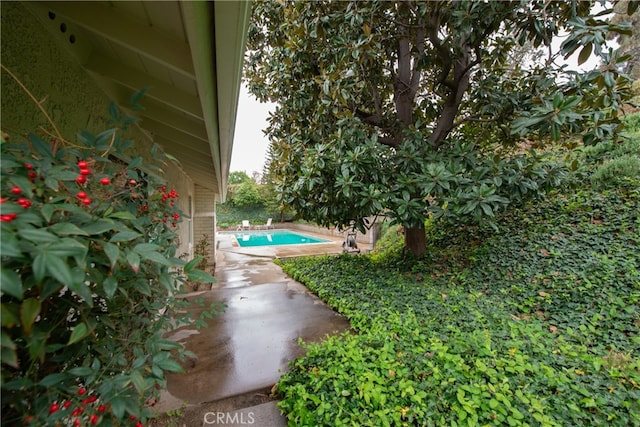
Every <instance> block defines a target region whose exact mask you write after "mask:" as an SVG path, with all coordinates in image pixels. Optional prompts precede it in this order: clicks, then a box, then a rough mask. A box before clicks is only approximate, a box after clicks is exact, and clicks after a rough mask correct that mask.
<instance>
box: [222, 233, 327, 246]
mask: <svg viewBox="0 0 640 427" xmlns="http://www.w3.org/2000/svg"><path fill="white" fill-rule="evenodd" d="M232 234H233V235H234V236H235V237H236V239H237V240H238V244H239V245H240V246H242V247H245V246H276V245H301V244H308V243H323V242H330V240H324V239H318V238H316V237H310V236H306V235H304V234H299V233H294V232H292V231H288V230H264V231H236V232H234V233H232Z"/></svg>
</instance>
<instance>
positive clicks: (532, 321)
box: [278, 139, 640, 426]
mask: <svg viewBox="0 0 640 427" xmlns="http://www.w3.org/2000/svg"><path fill="white" fill-rule="evenodd" d="M628 147H631V152H629V148H628ZM633 147H635V148H633ZM637 148H638V144H637V139H636V141H635V143H634V144H631V145H629V146H627V148H626V149H625V150H626V152H624V153H617V151H616V150H620V149H619V148H616V147H609V148H606V147H605V148H600V149H598V150H591V151H589V150H587V151H586V153H585V154H583V155H582V156H581V158H580V159H579V160H580V162H581V163H582V164H583V165H584V167H583V168H582V170H581V171H579V174H578V175H577V177H578V178H579V179H578V180H577V182H576V183H577V184H578V185H576V186H574V187H573V188H567V189H565V190H563V191H562V192H559V193H557V194H555V195H550V196H548V197H547V198H545V199H544V200H536V201H534V202H531V203H530V204H529V205H527V206H524V207H522V208H520V209H517V210H512V211H511V212H510V214H509V215H508V216H505V217H503V218H502V220H501V223H500V227H499V231H498V232H494V231H488V230H485V229H484V228H482V227H477V226H466V227H453V226H447V225H443V224H436V225H434V224H431V225H430V231H429V233H428V235H429V237H428V256H427V257H426V258H425V259H423V260H420V261H415V260H414V261H411V262H409V261H408V260H407V259H406V258H405V257H403V255H402V254H401V253H400V251H398V250H394V245H393V244H391V245H387V247H388V248H390V249H388V250H387V251H386V252H384V253H381V254H375V253H374V254H372V255H369V256H357V257H354V256H340V257H320V258H318V257H315V258H312V257H309V258H297V259H288V260H280V261H279V262H280V264H281V265H282V266H283V268H284V269H285V271H287V272H288V273H289V274H290V275H291V276H292V277H293V278H295V279H296V280H299V281H301V282H302V283H304V284H305V285H306V286H307V287H308V288H309V289H311V290H312V291H313V292H315V293H316V294H317V295H318V296H320V298H322V299H323V300H324V301H326V302H327V303H328V304H330V305H331V306H332V307H334V308H336V309H337V310H338V311H340V312H341V313H343V314H344V315H346V316H347V317H348V318H349V319H350V321H351V324H352V326H353V329H354V331H352V332H350V333H345V334H343V335H340V336H335V337H330V338H328V339H327V340H326V341H324V342H322V343H319V344H308V345H306V347H307V354H306V356H305V357H302V358H300V359H298V360H296V361H295V362H294V363H293V364H292V366H291V369H290V371H289V372H288V373H287V374H285V375H284V376H283V377H282V379H281V381H280V382H279V384H278V392H279V393H280V396H281V398H282V401H281V403H280V408H281V410H282V411H283V412H284V413H285V414H286V415H287V417H288V420H289V423H290V425H296V426H311V425H313V426H320V425H327V426H328V425H331V426H340V425H358V426H366V425H370V426H383V425H409V426H417V425H426V426H440V425H452V426H461V425H464V426H467V425H469V426H471V425H532V426H533V425H541V426H569V425H571V426H580V425H582V426H595V425H603V426H629V425H640V403H639V402H640V374H639V367H640V363H639V359H638V358H639V355H640V352H639V350H640V337H639V334H638V331H639V330H640V314H639V313H640V310H639V306H640V216H639V211H640V210H639V209H638V207H639V206H640V180H639V179H638V177H637V176H635V177H634V176H633V174H631V175H630V176H626V177H624V176H622V175H623V174H619V173H618V174H611V177H610V179H608V180H607V179H603V178H602V176H603V175H606V173H605V172H606V171H605V170H604V169H605V168H607V167H610V162H611V161H614V160H615V158H616V157H617V156H618V155H620V156H625V159H626V158H627V157H629V156H631V157H634V156H635V158H636V160H637V152H636V153H633V151H634V150H636V149H637ZM623 151H624V150H623ZM625 161H626V160H625ZM392 233H393V232H392ZM397 247H399V246H397Z"/></svg>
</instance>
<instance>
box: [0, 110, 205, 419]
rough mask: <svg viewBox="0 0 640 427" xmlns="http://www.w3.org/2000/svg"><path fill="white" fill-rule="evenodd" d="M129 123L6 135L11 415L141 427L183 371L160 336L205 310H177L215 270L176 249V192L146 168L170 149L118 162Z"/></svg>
mask: <svg viewBox="0 0 640 427" xmlns="http://www.w3.org/2000/svg"><path fill="white" fill-rule="evenodd" d="M110 111H111V112H112V114H113V113H114V112H115V113H117V117H115V118H114V121H117V120H123V117H124V116H120V113H119V111H118V110H117V109H111V110H110ZM121 134H122V130H116V129H110V130H107V131H105V132H102V133H99V134H97V135H94V134H92V133H90V132H88V131H83V132H81V133H80V134H79V135H80V142H81V143H82V144H84V145H85V146H86V147H85V148H79V147H78V146H77V145H74V146H70V147H67V146H65V145H64V143H62V142H60V141H59V140H49V139H47V138H45V137H41V136H39V135H35V134H32V135H29V137H28V139H27V140H25V141H18V139H19V138H15V137H14V138H12V139H11V141H9V140H8V138H5V137H3V140H2V145H1V152H0V155H1V158H2V172H1V178H2V181H1V186H0V190H1V197H0V227H1V229H0V237H1V238H2V282H1V287H2V289H1V290H2V292H1V295H0V298H1V303H2V382H1V387H2V390H1V392H2V423H3V425H4V424H5V423H6V424H7V425H38V426H39V425H60V426H63V425H64V426H73V425H83V426H91V425H120V426H134V425H143V424H144V423H146V422H147V420H148V419H149V418H150V417H151V416H152V412H151V408H152V406H151V405H150V404H149V402H155V401H157V398H158V396H159V391H160V390H161V389H162V388H163V387H165V386H166V378H165V374H166V372H178V371H180V370H181V365H180V363H179V362H180V358H183V357H184V355H185V352H184V349H183V347H182V346H181V345H180V344H179V343H176V342H172V341H168V340H166V339H163V338H162V334H163V333H164V332H166V331H167V330H168V329H171V328H173V327H176V326H182V325H184V324H191V323H192V322H195V321H199V320H198V319H190V318H189V317H180V318H172V317H170V315H169V314H168V313H178V312H185V310H184V305H185V304H187V303H186V302H185V301H184V300H183V299H180V298H177V295H179V294H180V292H181V289H182V283H183V281H184V280H185V277H184V275H185V274H186V276H187V277H186V278H188V279H189V280H197V281H204V280H207V279H208V280H209V281H212V280H213V278H211V277H210V276H207V275H206V274H205V273H204V272H201V271H199V270H196V269H195V265H196V260H193V261H190V262H188V263H185V262H184V261H181V260H179V259H178V258H177V257H176V253H175V252H176V248H177V240H176V239H177V235H176V232H175V229H174V225H175V226H177V225H178V223H179V222H180V218H181V217H180V212H179V210H178V208H179V203H177V202H178V201H179V196H178V194H177V193H176V192H175V190H171V191H167V190H166V183H165V182H163V181H162V180H161V179H160V178H158V177H157V176H156V175H154V174H150V173H147V172H145V171H147V170H154V168H155V169H158V168H159V167H157V165H160V164H163V163H166V162H167V161H170V160H169V159H168V158H167V157H165V156H164V154H162V152H161V151H160V150H158V149H157V148H154V149H153V150H151V151H152V154H153V153H157V156H158V158H151V159H141V158H133V159H132V160H131V161H130V163H129V164H124V163H122V162H113V161H110V159H111V157H109V156H110V154H114V155H115V156H116V157H117V158H124V155H122V153H120V149H121V148H122V147H126V146H127V145H130V144H129V142H128V141H127V140H126V139H124V137H123V136H122V135H121ZM143 165H144V166H145V169H143V167H142V166H143ZM163 186H164V189H163ZM165 217H166V218H169V219H170V223H165V222H163V221H162V219H164V218H165ZM159 313H164V314H159ZM131 417H133V418H131Z"/></svg>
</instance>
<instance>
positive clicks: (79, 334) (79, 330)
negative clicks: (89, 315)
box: [67, 322, 89, 345]
mask: <svg viewBox="0 0 640 427" xmlns="http://www.w3.org/2000/svg"><path fill="white" fill-rule="evenodd" d="M87 335H89V327H88V326H87V324H86V323H84V322H83V323H78V324H77V325H76V326H75V327H74V328H73V331H71V336H70V337H69V341H68V342H67V345H71V344H74V343H77V342H78V341H80V340H82V339H84V338H85V337H86V336H87Z"/></svg>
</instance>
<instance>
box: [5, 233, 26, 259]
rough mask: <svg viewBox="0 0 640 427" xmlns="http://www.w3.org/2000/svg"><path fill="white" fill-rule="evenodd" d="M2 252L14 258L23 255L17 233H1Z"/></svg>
mask: <svg viewBox="0 0 640 427" xmlns="http://www.w3.org/2000/svg"><path fill="white" fill-rule="evenodd" d="M0 254H2V256H6V257H13V258H20V257H21V256H22V251H21V250H20V247H19V244H18V239H17V238H16V236H15V234H13V233H0Z"/></svg>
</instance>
